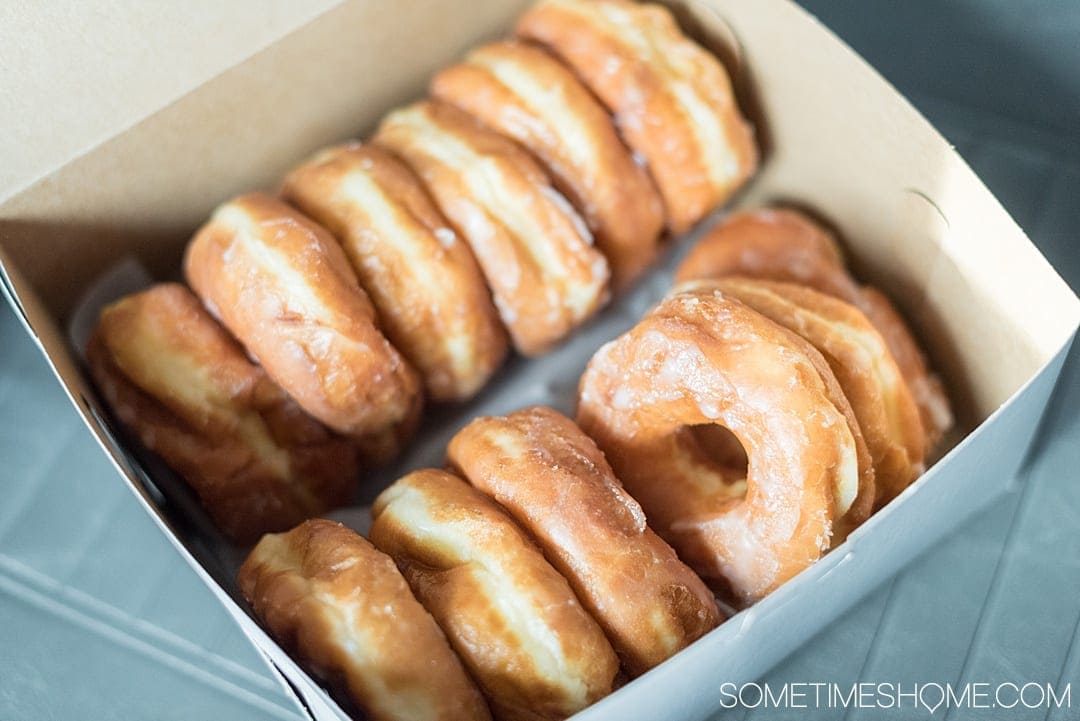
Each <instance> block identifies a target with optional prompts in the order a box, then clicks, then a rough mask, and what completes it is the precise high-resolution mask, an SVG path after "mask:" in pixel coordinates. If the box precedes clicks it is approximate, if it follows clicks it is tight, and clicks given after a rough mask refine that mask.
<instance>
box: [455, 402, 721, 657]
mask: <svg viewBox="0 0 1080 721" xmlns="http://www.w3.org/2000/svg"><path fill="white" fill-rule="evenodd" d="M447 458H448V460H449V463H450V465H451V466H453V467H454V468H455V469H456V470H457V471H459V472H460V473H461V474H462V475H463V476H464V477H465V478H466V479H467V480H468V481H469V482H470V483H472V484H473V486H475V487H477V488H479V489H480V490H481V491H483V492H484V493H486V494H487V495H489V496H491V497H492V498H493V499H494V500H495V501H496V502H498V503H499V505H501V506H502V507H503V508H505V509H506V510H507V512H508V513H510V515H511V516H513V517H514V519H515V520H516V521H518V523H520V524H521V525H522V527H523V528H525V530H527V531H528V532H529V534H530V535H531V536H532V537H533V538H534V539H536V542H537V543H538V544H539V545H540V547H541V548H542V549H543V551H544V553H545V555H546V556H547V557H548V559H549V560H550V561H551V562H552V564H553V565H554V566H555V567H556V568H557V569H558V570H559V571H560V572H561V573H562V574H563V576H565V577H566V578H567V579H568V580H569V581H570V585H571V586H572V587H573V588H574V591H575V592H576V593H577V596H578V598H580V599H581V602H582V604H583V605H584V606H585V607H586V608H587V609H588V610H589V611H590V612H591V613H592V615H593V617H594V618H595V619H596V620H597V621H598V622H599V623H600V625H601V627H603V629H604V631H605V632H606V633H607V636H608V638H609V639H610V640H611V642H612V644H613V645H614V647H615V650H616V651H618V653H619V656H620V657H621V658H622V660H623V664H624V666H625V667H626V668H627V670H628V671H629V672H630V673H631V674H633V675H637V674H641V673H644V672H645V671H648V670H649V669H650V668H652V667H653V666H655V665H657V664H659V663H660V662H662V661H664V660H665V659H667V658H668V657H669V656H671V655H673V654H675V653H676V652H678V651H680V650H681V649H683V648H685V647H686V646H688V645H690V644H691V643H693V642H694V641H695V640H697V639H698V638H699V637H701V636H703V635H704V634H705V633H707V632H708V631H710V630H712V629H713V628H715V627H716V625H717V624H718V623H719V622H720V620H721V615H720V612H719V610H718V609H717V607H716V602H715V600H714V599H713V597H712V594H711V593H709V590H708V589H707V588H706V587H705V585H704V584H703V583H702V582H701V579H700V578H698V577H697V576H696V575H694V573H693V571H691V570H690V569H689V568H687V567H686V566H685V565H684V564H683V563H682V562H681V561H679V559H678V558H677V557H676V556H675V552H674V551H672V550H671V547H670V546H668V545H667V544H666V543H664V542H663V541H662V540H661V539H660V537H659V536H657V535H656V534H655V533H653V531H652V530H651V529H650V528H649V527H648V526H646V525H645V514H644V512H643V511H642V510H641V506H639V505H638V504H637V502H636V501H634V499H633V498H631V497H630V496H629V494H627V493H626V491H624V490H623V488H622V485H621V484H620V483H619V481H618V480H617V479H616V478H615V474H614V473H613V472H612V470H611V466H609V465H608V463H607V461H606V460H604V455H603V454H602V453H601V452H600V450H599V449H598V448H597V447H596V444H595V443H593V442H592V440H591V439H590V438H589V437H588V436H586V435H585V434H584V433H582V432H581V430H580V429H579V428H578V427H577V426H576V425H574V422H573V421H571V420H570V419H569V418H567V417H565V416H563V415H562V414H560V413H557V412H556V411H553V410H551V409H550V408H542V407H535V408H526V409H523V410H520V411H517V412H515V413H511V414H510V415H509V416H505V417H488V418H478V419H476V420H474V421H472V422H471V423H470V424H469V425H468V426H466V427H465V428H464V429H463V430H462V431H461V432H459V433H458V434H457V435H456V436H454V438H453V440H451V441H450V445H449V447H448V449H447Z"/></svg>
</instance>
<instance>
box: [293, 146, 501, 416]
mask: <svg viewBox="0 0 1080 721" xmlns="http://www.w3.org/2000/svg"><path fill="white" fill-rule="evenodd" d="M282 194H283V196H284V197H285V199H286V200H288V201H289V202H290V203H292V204H293V205H295V206H296V207H298V208H299V209H300V210H301V211H303V212H304V213H306V214H307V215H308V216H310V217H311V218H313V219H315V220H316V221H317V222H319V223H321V224H322V225H323V226H325V227H326V228H327V229H329V230H330V231H331V232H332V233H333V234H334V235H335V236H337V238H338V239H339V240H340V241H341V244H342V246H343V247H344V249H345V253H346V255H348V257H349V260H350V261H351V262H352V267H353V269H354V270H355V271H356V274H357V276H358V277H359V279H360V284H361V286H363V288H364V289H365V290H366V291H367V293H368V295H369V296H370V297H371V300H372V302H373V303H374V304H375V308H376V310H377V311H378V314H379V320H380V325H381V327H382V330H383V331H384V332H385V333H386V336H387V337H388V338H389V339H390V341H391V342H392V343H393V344H394V346H395V347H396V348H397V349H398V350H399V351H401V354H402V355H404V356H405V357H406V358H407V359H408V360H409V361H410V362H411V363H412V364H413V366H415V367H416V368H417V370H419V371H420V374H421V375H422V376H423V378H424V383H425V386H426V388H427V391H428V394H429V395H430V397H431V398H432V399H433V400H438V401H456V400H464V399H466V398H469V397H471V396H472V395H474V394H475V393H476V392H477V391H478V390H480V388H481V387H482V386H483V385H484V383H485V382H487V380H488V379H489V378H490V377H491V375H492V373H494V372H495V369H497V368H498V367H499V365H500V363H502V360H503V358H504V357H505V356H506V350H507V342H506V334H505V332H504V331H503V327H502V324H501V323H500V322H499V319H498V316H497V315H496V313H495V308H494V306H493V305H492V304H491V296H490V294H489V293H488V289H487V286H486V285H485V284H484V279H483V276H482V275H481V273H480V269H479V267H477V265H476V260H475V259H474V258H473V256H472V252H471V251H470V250H469V248H468V246H467V245H465V244H464V243H462V242H461V241H460V239H459V238H458V236H457V233H455V232H454V231H453V230H452V229H451V228H450V226H449V224H448V223H447V221H446V219H445V218H444V217H443V215H442V213H440V212H439V210H438V208H436V207H435V204H434V202H433V201H432V200H431V198H430V197H429V196H428V194H427V192H426V191H425V190H424V187H423V185H421V183H420V180H419V179H418V178H417V177H416V176H415V175H413V173H412V172H411V171H410V170H409V169H408V168H407V167H406V166H405V165H404V164H402V163H401V161H399V160H397V159H396V158H394V157H393V156H391V155H390V154H389V153H387V152H385V151H383V150H381V149H379V148H376V147H373V146H366V145H360V144H359V143H352V144H348V145H342V146H338V147H335V148H329V149H326V150H323V151H321V152H320V153H319V154H317V155H316V156H315V157H313V158H312V159H311V160H310V161H308V162H307V163H304V164H303V165H300V166H299V167H297V168H295V169H293V171H292V172H290V173H289V175H288V176H287V177H286V178H285V182H284V185H283V190H282Z"/></svg>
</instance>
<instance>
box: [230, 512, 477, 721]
mask: <svg viewBox="0 0 1080 721" xmlns="http://www.w3.org/2000/svg"><path fill="white" fill-rule="evenodd" d="M238 581H239V585H240V590H241V591H242V592H243V594H244V597H245V598H247V600H248V602H249V603H250V604H251V606H252V608H253V609H254V611H255V614H256V615H257V616H258V617H259V618H260V619H261V620H262V622H263V623H264V624H265V625H266V626H267V627H268V628H269V629H270V632H271V633H272V634H273V635H274V637H275V638H277V639H278V641H280V642H281V644H282V645H283V646H285V647H286V648H289V649H290V650H292V651H293V652H295V653H297V655H298V656H299V657H300V658H301V659H302V660H303V662H304V663H305V664H306V665H308V667H309V668H311V669H312V670H314V672H315V673H316V674H318V675H320V676H322V677H323V678H324V679H326V680H327V681H329V682H331V683H333V684H335V685H340V686H343V687H344V688H345V689H346V690H347V691H348V693H349V695H350V696H351V697H352V699H353V700H354V701H355V702H356V705H357V706H359V707H360V708H361V709H362V710H363V711H364V712H365V718H371V719H373V720H374V721H398V720H399V719H418V720H420V719H426V720H430V721H451V720H453V721H457V720H458V719H467V720H476V721H486V720H488V719H490V718H491V715H490V713H489V712H488V708H487V705H486V704H485V702H484V699H483V697H482V696H481V695H480V692H479V690H477V688H476V686H475V685H474V684H473V682H472V680H470V678H469V676H468V674H467V673H466V672H465V669H464V668H463V667H462V665H461V661H460V660H459V659H458V657H457V656H456V655H455V654H454V652H453V651H452V650H451V649H450V645H449V644H448V643H447V641H446V637H445V636H444V635H443V633H442V631H440V630H439V627H438V625H437V624H436V623H435V620H434V619H433V618H432V617H431V615H430V614H429V613H428V612H427V611H425V610H424V608H423V606H421V605H420V603H419V602H417V600H416V599H415V598H414V597H413V595H412V592H411V591H410V590H409V587H408V585H407V584H406V583H405V579H404V578H402V576H401V573H400V572H399V571H398V569H397V567H396V566H395V565H394V562H393V561H392V560H391V559H390V558H389V557H388V556H387V555H386V554H384V553H380V552H379V551H377V550H376V549H375V548H374V547H373V546H372V545H371V544H370V543H368V542H367V541H366V540H365V539H364V538H362V537H361V536H359V535H357V534H356V533H354V532H353V531H350V530H349V529H347V528H345V527H344V526H342V525H341V524H339V523H334V522H332V521H327V520H323V519H315V520H311V521H307V522H305V523H303V524H301V525H300V526H297V527H296V528H295V529H293V530H292V531H290V532H288V533H283V534H278V535H269V536H265V537H264V538H263V539H262V540H261V541H260V542H259V544H258V545H257V546H255V548H254V549H253V550H252V551H251V554H250V555H249V556H248V558H247V560H246V561H244V564H243V566H241V568H240V575H239V578H238Z"/></svg>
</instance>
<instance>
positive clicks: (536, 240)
mask: <svg viewBox="0 0 1080 721" xmlns="http://www.w3.org/2000/svg"><path fill="white" fill-rule="evenodd" d="M374 142H375V143H376V144H378V145H381V146H383V147H385V148H389V149H390V150H391V151H393V152H394V153H396V154H397V155H399V156H400V157H401V158H403V159H404V160H405V161H406V162H407V163H408V164H409V165H411V166H412V168H413V170H415V171H416V172H417V174H418V175H419V176H420V177H421V178H422V179H423V180H424V182H425V183H426V185H427V187H428V189H429V190H430V191H431V193H432V195H433V196H434V198H435V200H436V202H437V203H438V204H439V207H440V208H441V209H442V211H443V213H445V214H446V217H447V218H449V219H450V221H451V222H452V223H454V225H455V227H456V228H457V230H458V232H460V233H461V235H462V237H464V238H465V240H466V241H467V242H468V243H469V245H470V247H471V248H472V250H473V253H474V254H475V255H476V259H477V261H478V262H479V263H480V267H481V269H482V270H483V271H484V276H485V277H486V279H487V282H488V286H489V287H490V288H491V292H492V295H493V296H494V301H495V306H496V308H498V310H499V314H500V316H501V317H502V320H503V323H504V324H505V325H506V327H507V329H508V330H509V331H510V337H511V338H512V339H513V342H514V346H515V347H516V348H517V349H518V351H520V352H521V353H523V354H525V355H536V354H538V353H542V352H544V351H546V350H548V349H550V348H551V347H552V346H553V345H554V344H555V343H557V342H558V341H559V340H561V339H562V338H563V337H564V336H566V335H567V334H568V333H569V332H570V331H572V330H573V329H574V328H576V327H577V326H578V325H579V324H581V323H582V322H584V321H585V320H586V319H588V318H589V317H590V316H591V315H592V314H593V313H594V312H596V310H597V309H598V308H599V307H600V306H601V305H603V304H604V302H605V301H606V300H607V297H608V292H607V282H608V275H609V271H608V265H607V261H605V260H604V256H603V255H601V254H600V253H599V252H598V251H597V250H596V249H595V248H593V247H592V241H591V236H590V234H589V231H588V229H587V228H586V227H585V224H584V222H583V221H582V220H581V218H580V217H579V216H578V215H577V213H576V212H575V211H574V209H573V208H571V207H570V205H569V203H567V202H566V199H565V198H563V196H562V195H560V194H559V193H558V192H557V191H556V190H555V189H554V188H553V187H552V186H551V183H550V181H549V180H548V177H547V175H546V174H545V173H544V171H543V170H541V169H540V166H539V165H537V164H536V161H534V160H533V159H532V158H531V157H529V154H528V153H526V152H525V151H524V150H523V149H521V148H520V147H518V146H517V145H516V144H515V143H514V142H513V141H511V140H508V139H506V138H504V137H502V136H500V135H497V134H496V133H494V132H492V131H490V130H487V129H485V128H484V127H483V126H481V125H479V124H478V123H477V122H476V121H475V120H473V119H472V118H470V117H469V116H468V115H466V114H465V113H463V112H462V111H460V110H457V109H456V108H454V107H452V106H450V105H446V104H443V103H431V102H423V103H417V104H415V105H411V106H409V107H407V108H404V109H401V110H396V111H394V112H392V113H390V114H389V115H387V116H386V118H384V119H383V121H382V124H381V125H380V126H379V130H378V133H377V134H376V135H375V138H374Z"/></svg>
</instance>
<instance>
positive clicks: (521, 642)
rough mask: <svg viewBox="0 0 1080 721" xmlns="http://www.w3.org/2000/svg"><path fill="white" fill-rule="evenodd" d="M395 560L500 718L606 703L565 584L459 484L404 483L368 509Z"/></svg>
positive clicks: (607, 649) (446, 478) (609, 659)
mask: <svg viewBox="0 0 1080 721" xmlns="http://www.w3.org/2000/svg"><path fill="white" fill-rule="evenodd" d="M372 515H373V516H374V522H373V524H372V527H371V540H372V542H373V543H375V545H376V546H377V547H378V548H379V549H381V550H383V551H385V552H386V553H388V554H390V556H392V557H393V558H394V560H396V561H397V563H398V566H399V567H400V568H401V570H402V573H403V574H404V576H405V579H406V580H407V581H408V582H409V585H410V586H411V587H412V589H413V592H414V593H415V594H416V597H417V598H419V599H420V601H421V603H423V604H424V606H425V607H426V608H427V609H428V610H429V611H430V612H431V614H432V615H433V616H434V617H435V620H436V621H438V622H439V625H440V626H442V628H443V630H444V631H445V632H446V635H447V637H448V638H449V639H450V643H451V644H452V645H453V647H454V649H455V650H456V651H457V652H458V654H460V655H461V658H462V660H463V661H464V662H465V665H466V666H467V667H468V668H469V670H470V671H471V672H472V675H473V677H474V678H475V679H476V680H477V682H478V683H479V684H480V687H481V688H482V689H483V690H484V692H485V693H486V694H487V696H488V700H489V701H490V702H491V707H492V710H493V711H494V713H495V716H496V717H497V718H499V719H504V720H508V721H512V720H516V719H562V718H565V717H567V716H570V715H572V714H574V713H576V712H577V711H579V710H581V709H583V708H585V707H586V706H588V705H589V704H591V703H593V702H595V701H597V700H599V699H600V698H601V697H603V696H605V695H607V694H608V693H610V692H611V687H612V680H613V679H614V677H615V674H616V672H617V670H618V659H617V658H616V656H615V652H614V651H612V649H611V645H610V644H609V643H608V641H607V639H606V638H604V633H603V631H602V630H601V629H600V627H599V626H598V625H597V624H596V622H595V621H594V620H593V619H592V617H590V616H589V614H588V613H587V612H586V611H585V609H583V608H582V607H581V605H580V604H579V603H578V601H577V599H576V598H575V596H574V593H573V591H572V590H571V589H570V586H569V585H568V584H567V582H566V579H564V578H563V577H562V576H560V575H559V573H558V571H556V570H555V569H554V568H552V567H551V565H550V564H549V563H548V562H547V561H546V560H544V556H543V555H542V554H541V553H540V551H539V550H538V549H537V548H536V546H534V545H533V543H532V541H530V540H529V538H528V537H527V536H526V535H525V533H524V532H522V531H521V529H519V528H518V527H517V525H516V524H515V523H514V522H513V521H512V520H511V519H510V517H509V516H507V515H506V513H505V512H504V511H503V510H502V509H500V508H499V507H498V506H497V505H496V504H495V503H494V502H493V501H491V500H490V499H488V498H487V497H486V496H484V495H483V494H482V493H480V492H479V491H477V490H476V489H474V488H472V487H470V486H469V485H468V484H467V483H465V482H464V481H463V480H461V479H460V478H458V477H457V476H454V475H451V474H449V473H446V472H443V471H438V470H422V471H416V472H415V473H410V474H409V475H407V476H405V477H404V478H401V479H400V480H398V481H397V482H396V483H394V485H392V486H390V487H389V488H388V489H386V490H385V491H383V493H382V494H381V495H380V496H379V497H378V499H376V501H375V505H374V506H373V508H372Z"/></svg>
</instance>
